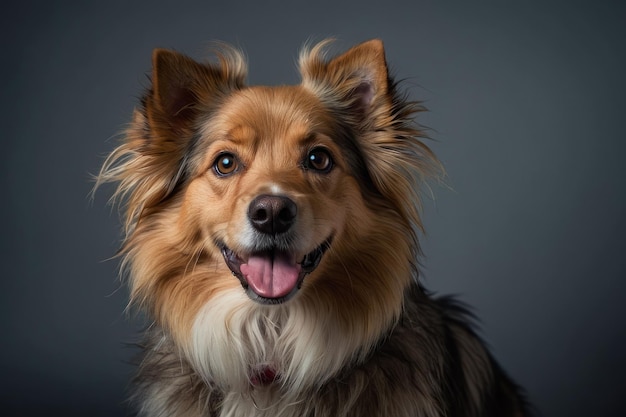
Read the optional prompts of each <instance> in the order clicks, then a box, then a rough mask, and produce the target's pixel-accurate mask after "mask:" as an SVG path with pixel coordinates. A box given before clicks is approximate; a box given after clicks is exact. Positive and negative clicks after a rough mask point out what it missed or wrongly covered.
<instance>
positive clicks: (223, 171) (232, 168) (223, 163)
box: [213, 153, 239, 177]
mask: <svg viewBox="0 0 626 417" xmlns="http://www.w3.org/2000/svg"><path fill="white" fill-rule="evenodd" d="M238 168H239V162H238V161H237V158H235V155H233V154H232V153H223V154H220V155H219V156H218V157H217V159H215V162H213V170H214V171H215V173H216V174H217V175H219V176H220V177H225V176H227V175H230V174H232V173H234V172H236V171H237V169H238Z"/></svg>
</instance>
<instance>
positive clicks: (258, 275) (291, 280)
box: [240, 252, 301, 298]
mask: <svg viewBox="0 0 626 417" xmlns="http://www.w3.org/2000/svg"><path fill="white" fill-rule="evenodd" d="M300 269H301V268H300V265H299V264H297V263H296V262H295V259H293V257H292V256H290V255H289V254H287V253H284V252H274V254H273V257H272V254H265V255H254V256H251V257H250V259H248V263H247V264H241V267H240V270H241V273H242V274H243V275H244V276H245V277H246V281H248V285H250V287H251V288H252V290H253V291H254V292H255V293H257V294H258V295H260V296H261V297H265V298H280V297H284V296H286V295H287V294H289V293H290V292H291V291H292V290H293V289H294V288H295V286H296V285H298V277H299V275H300Z"/></svg>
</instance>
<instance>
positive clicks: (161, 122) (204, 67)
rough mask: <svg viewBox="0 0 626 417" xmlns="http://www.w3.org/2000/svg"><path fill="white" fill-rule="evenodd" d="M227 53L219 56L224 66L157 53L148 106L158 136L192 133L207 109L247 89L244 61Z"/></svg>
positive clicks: (164, 50) (150, 119)
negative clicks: (197, 118)
mask: <svg viewBox="0 0 626 417" xmlns="http://www.w3.org/2000/svg"><path fill="white" fill-rule="evenodd" d="M226 52H227V53H225V54H221V55H219V57H220V65H210V64H201V63H198V62H196V61H194V60H193V59H191V58H189V57H187V56H185V55H182V54H180V53H178V52H174V51H170V50H166V49H155V50H154V52H153V54H152V89H151V91H150V92H149V93H148V95H147V97H146V100H145V105H146V113H147V116H148V120H149V123H150V124H151V127H153V128H154V129H155V130H156V132H155V133H158V136H161V135H165V136H167V135H168V134H175V135H177V136H179V135H185V134H189V133H190V132H191V130H192V129H193V127H194V122H195V119H196V116H197V115H198V114H199V113H200V112H201V111H202V110H203V109H206V108H207V107H210V106H211V104H214V103H215V102H216V101H217V100H219V98H220V97H221V96H223V95H225V94H227V93H228V91H230V90H232V89H237V88H241V87H242V86H243V83H244V78H245V65H244V63H243V59H242V58H241V56H240V55H239V54H237V53H235V52H234V51H226ZM230 52H232V53H230Z"/></svg>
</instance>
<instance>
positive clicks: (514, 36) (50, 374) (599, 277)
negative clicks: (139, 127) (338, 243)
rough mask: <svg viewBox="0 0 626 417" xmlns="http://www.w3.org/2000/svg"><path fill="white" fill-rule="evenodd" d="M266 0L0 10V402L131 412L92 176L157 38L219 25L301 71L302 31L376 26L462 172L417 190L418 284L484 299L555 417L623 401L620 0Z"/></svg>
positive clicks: (41, 409) (286, 73)
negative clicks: (420, 216) (421, 197)
mask: <svg viewBox="0 0 626 417" xmlns="http://www.w3.org/2000/svg"><path fill="white" fill-rule="evenodd" d="M57 3H62V5H61V4H57ZM262 3H263V2H260V1H236V2H235V1H233V2H229V1H222V2H214V4H211V2H186V1H178V2H176V3H175V5H174V3H173V2H172V3H171V4H165V3H164V2H156V1H153V2H143V3H141V2H130V1H106V2H91V3H88V2H43V1H41V2H20V4H19V5H16V6H14V7H15V8H14V9H10V8H7V7H6V6H5V7H4V10H3V13H2V17H1V18H0V19H1V22H0V23H1V25H0V30H1V31H2V32H1V34H2V40H1V42H2V51H1V58H0V59H2V66H1V68H0V71H1V75H2V77H1V78H0V79H1V80H2V88H1V92H2V93H1V94H2V100H1V102H0V105H1V106H2V111H1V112H0V117H1V122H2V136H1V140H2V142H1V144H2V152H1V158H2V161H1V164H0V169H1V170H2V171H1V177H0V178H1V181H2V183H1V186H2V188H1V190H2V204H0V210H1V211H2V222H3V230H2V234H1V243H2V250H1V251H0V254H1V256H2V279H1V281H0V282H1V285H2V287H1V291H0V300H1V304H0V308H1V318H0V326H1V327H0V334H1V335H2V338H1V341H2V342H1V344H0V382H1V384H2V385H1V386H0V402H1V404H2V409H3V410H2V411H0V414H2V415H20V416H36V415H42V416H43V415H46V416H51V415H64V416H74V415H75V416H117V415H120V416H121V415H125V414H126V413H127V411H126V409H125V405H124V403H123V399H124V396H125V394H124V391H125V389H126V385H127V381H128V380H129V376H130V375H131V373H132V366H130V365H129V364H128V361H129V359H130V357H131V356H132V355H133V353H134V350H133V349H132V348H128V347H126V346H125V343H127V342H132V341H134V340H135V334H136V331H137V328H136V327H137V322H131V321H129V320H128V319H127V318H126V317H125V315H124V313H123V309H124V307H125V302H126V296H127V294H126V291H125V289H124V288H123V287H122V288H120V284H119V281H118V280H117V279H116V273H117V272H116V268H117V261H115V260H114V261H106V259H107V258H109V257H110V256H112V255H113V254H114V253H115V251H116V248H117V245H118V243H119V237H120V234H119V227H118V217H117V213H116V211H115V210H112V209H111V208H110V207H107V206H106V201H107V198H108V197H109V196H110V192H111V189H110V188H105V189H103V190H102V191H100V192H99V193H98V194H97V195H96V198H95V202H94V203H93V204H92V203H90V201H89V199H88V197H87V195H88V193H89V191H90V188H91V183H90V182H89V173H95V172H96V171H97V170H98V168H99V165H100V164H101V162H102V158H103V156H104V155H105V154H106V153H108V152H109V151H110V150H111V149H112V148H113V147H114V145H115V143H116V139H115V135H116V133H117V132H119V131H120V130H121V128H122V127H123V126H124V124H125V123H126V122H128V121H129V117H130V112H131V110H132V108H133V106H134V105H135V104H136V103H137V101H138V97H139V96H140V95H141V92H142V89H143V88H144V87H145V86H146V85H147V80H146V77H145V75H146V73H147V72H148V71H149V69H150V54H151V50H152V48H154V47H170V48H175V49H178V50H180V51H182V52H185V53H188V54H190V55H192V56H194V57H196V58H203V57H205V56H206V51H207V50H208V48H207V42H208V41H210V40H215V39H219V40H224V41H228V42H231V43H234V44H237V45H240V46H242V47H243V48H244V49H245V50H246V51H247V53H248V56H249V61H250V77H249V80H250V82H251V83H262V84H280V83H296V82H298V75H297V72H296V70H295V64H294V62H295V58H296V57H297V51H298V49H299V47H300V46H301V45H302V44H303V43H304V42H305V41H306V40H307V39H310V38H312V39H316V40H319V39H322V38H324V37H327V36H329V35H330V36H335V37H337V38H339V39H340V42H339V44H338V45H339V46H340V47H341V48H345V47H348V46H350V45H352V44H354V43H357V42H360V41H363V40H366V39H369V38H373V37H380V38H382V39H383V40H384V41H385V44H386V48H387V55H388V60H389V62H390V64H391V67H392V68H393V70H394V73H395V74H396V76H397V77H399V78H402V79H406V81H405V83H404V86H405V87H406V88H408V89H409V92H410V96H411V97H412V98H415V99H421V100H424V101H425V104H426V106H427V107H428V108H429V109H430V113H428V114H425V115H424V116H423V117H422V118H421V122H422V123H424V124H425V125H427V126H429V127H430V128H431V129H432V130H431V131H430V135H431V136H432V137H433V139H434V140H433V141H432V142H431V145H432V148H433V149H434V150H435V151H436V153H437V154H438V155H439V156H440V158H441V159H442V161H443V162H444V163H445V165H446V167H447V170H448V173H449V180H448V184H449V186H450V187H449V188H446V187H439V186H435V187H434V188H433V193H434V195H435V197H436V198H435V200H432V199H427V200H426V201H425V203H424V206H425V223H426V228H427V232H428V233H427V235H426V236H424V237H423V244H424V249H425V253H426V258H425V259H424V264H425V266H424V280H425V282H426V285H427V286H429V287H430V288H431V289H433V290H436V291H437V292H443V293H449V292H452V293H456V294H459V295H460V296H461V298H462V299H463V300H465V301H467V302H468V303H470V304H472V305H473V306H474V307H475V310H476V312H477V314H478V315H479V316H480V317H481V319H482V332H481V334H482V335H483V336H484V337H485V339H486V340H487V341H488V342H489V344H490V345H491V347H492V348H493V351H494V353H495V355H496V357H497V358H498V359H499V360H500V361H501V362H502V364H503V365H504V367H505V368H506V369H507V370H508V371H509V372H510V373H511V375H513V376H514V377H515V378H516V379H517V380H518V381H519V382H520V383H521V384H522V385H524V386H525V387H526V388H527V390H528V392H529V396H530V398H531V400H532V401H533V402H534V403H535V404H536V405H537V407H538V408H539V409H540V410H541V411H542V412H543V414H544V415H545V416H615V415H626V400H625V399H624V396H625V393H626V378H625V377H624V372H625V371H626V363H625V362H626V359H625V355H624V352H625V351H626V349H625V348H624V343H625V342H626V325H625V322H624V318H625V317H626V316H625V313H626V307H625V304H626V297H625V293H626V279H625V278H626V260H625V256H624V248H625V245H624V243H623V241H624V236H625V235H626V216H625V215H626V210H625V209H626V166H625V164H624V154H625V152H626V140H625V139H626V138H625V134H624V120H625V119H626V88H625V87H626V54H625V46H626V42H625V41H626V36H625V35H626V29H625V27H626V9H625V7H624V5H623V4H624V3H623V2H614V3H611V2H577V1H567V2H565V1H563V2H539V1H536V2H518V3H516V4H513V3H510V4H505V3H504V2H469V1H458V2H435V1H412V2H408V1H407V2H393V1H387V2H384V5H383V2H380V3H378V4H375V3H373V2H367V1H353V2H349V3H348V2H339V1H333V2H325V1H317V2H313V1H308V2H302V1H291V2H289V3H288V4H277V2H268V4H262Z"/></svg>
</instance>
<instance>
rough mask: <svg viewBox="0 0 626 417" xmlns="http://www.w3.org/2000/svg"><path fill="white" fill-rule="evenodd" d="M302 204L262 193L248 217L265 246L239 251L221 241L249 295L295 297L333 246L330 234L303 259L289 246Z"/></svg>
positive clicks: (267, 300) (263, 299) (274, 299)
mask: <svg viewBox="0 0 626 417" xmlns="http://www.w3.org/2000/svg"><path fill="white" fill-rule="evenodd" d="M297 214H298V207H297V205H296V204H295V202H293V200H291V199H290V198H288V197H285V196H276V195H260V196H258V197H256V198H255V199H254V200H253V201H252V202H251V203H250V206H249V207H248V220H249V221H250V224H251V225H252V226H253V227H254V229H255V230H256V232H257V233H258V234H259V236H258V237H259V241H262V242H263V244H262V245H259V247H261V248H262V249H259V250H254V251H252V252H251V253H249V254H237V253H235V252H234V251H232V250H231V249H230V248H228V246H226V245H225V244H224V243H221V242H218V243H217V245H218V247H219V248H220V249H221V252H222V255H223V256H224V260H225V262H226V265H227V266H228V268H229V269H230V270H231V272H232V273H233V275H235V276H236V277H237V278H238V279H239V281H240V282H241V285H242V286H243V288H244V289H245V290H246V292H247V294H248V296H250V298H252V299H253V300H255V301H258V302H260V303H264V304H278V303H281V302H284V301H286V300H288V299H289V298H291V297H292V296H293V295H294V294H295V293H296V292H297V291H298V290H299V289H300V288H301V286H302V282H303V281H304V278H305V276H306V275H307V274H309V273H311V272H313V271H314V270H315V268H317V266H318V265H319V263H320V262H321V260H322V256H323V255H324V253H325V252H326V251H327V250H328V248H329V247H330V243H331V240H332V238H331V237H329V238H328V239H326V240H325V241H324V242H322V243H321V244H320V245H319V246H317V247H316V248H315V249H314V250H312V251H311V252H309V253H307V254H306V255H305V256H304V257H303V258H302V259H296V257H297V255H296V254H295V253H294V252H293V251H290V250H289V249H288V246H289V245H288V244H287V245H286V244H285V242H286V241H288V239H287V238H285V236H286V235H287V234H288V232H289V230H290V229H291V227H292V226H293V225H294V224H295V222H296V218H297Z"/></svg>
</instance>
